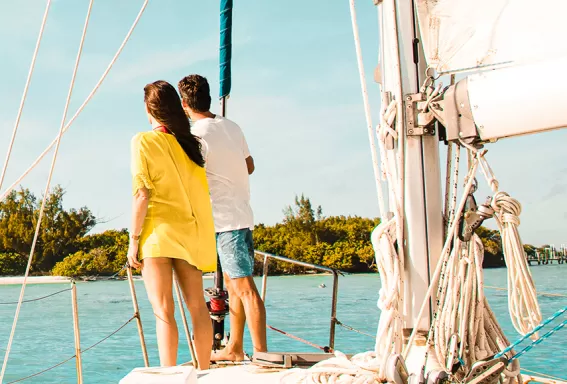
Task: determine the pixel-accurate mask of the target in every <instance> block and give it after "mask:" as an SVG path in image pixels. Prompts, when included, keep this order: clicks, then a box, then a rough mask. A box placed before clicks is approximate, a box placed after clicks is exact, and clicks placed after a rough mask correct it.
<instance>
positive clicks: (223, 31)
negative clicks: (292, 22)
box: [209, 0, 232, 350]
mask: <svg viewBox="0 0 567 384" xmlns="http://www.w3.org/2000/svg"><path fill="white" fill-rule="evenodd" d="M231 59H232V0H221V2H220V46H219V72H220V75H219V83H220V84H219V85H220V87H219V99H220V109H221V112H220V115H221V116H223V117H224V116H226V102H227V99H228V97H229V94H230V88H231V66H230V64H231ZM209 295H210V296H211V308H210V311H211V318H212V322H213V350H217V349H220V348H222V347H223V345H222V342H223V340H224V338H225V335H224V319H225V316H226V314H227V313H228V303H227V299H228V293H227V291H226V290H225V289H224V284H223V273H222V267H221V264H220V260H219V259H218V255H217V270H216V272H215V277H214V288H213V291H212V292H210V293H209ZM213 302H215V304H216V305H215V306H214V307H215V308H213Z"/></svg>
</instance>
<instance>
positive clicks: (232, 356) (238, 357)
mask: <svg viewBox="0 0 567 384" xmlns="http://www.w3.org/2000/svg"><path fill="white" fill-rule="evenodd" d="M242 360H244V352H243V351H241V352H235V351H234V350H233V349H232V348H231V347H230V346H226V347H225V348H224V349H220V350H217V351H215V352H213V353H212V354H211V361H235V362H236V361H242Z"/></svg>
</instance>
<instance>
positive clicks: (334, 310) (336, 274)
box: [255, 251, 340, 349]
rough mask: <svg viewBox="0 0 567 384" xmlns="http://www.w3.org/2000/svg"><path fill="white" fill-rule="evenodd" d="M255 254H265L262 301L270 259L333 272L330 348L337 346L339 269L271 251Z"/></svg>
mask: <svg viewBox="0 0 567 384" xmlns="http://www.w3.org/2000/svg"><path fill="white" fill-rule="evenodd" d="M255 254H258V255H260V256H264V271H263V276H262V295H261V296H262V301H264V302H265V301H266V285H267V283H268V261H269V259H276V260H279V261H283V262H285V263H290V264H295V265H299V266H301V267H304V268H310V269H316V270H319V271H322V272H327V273H331V274H333V297H332V301H331V325H330V328H329V348H331V349H334V348H335V329H336V325H337V301H338V296H339V295H338V292H339V273H340V272H339V271H337V270H335V269H332V268H328V267H323V266H321V265H316V264H311V263H306V262H304V261H299V260H294V259H289V258H287V257H283V256H277V255H272V254H271V253H266V252H261V251H255Z"/></svg>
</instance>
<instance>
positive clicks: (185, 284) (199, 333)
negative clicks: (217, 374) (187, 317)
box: [173, 259, 213, 370]
mask: <svg viewBox="0 0 567 384" xmlns="http://www.w3.org/2000/svg"><path fill="white" fill-rule="evenodd" d="M173 269H174V270H175V274H176V276H177V281H179V286H180V287H181V290H182V291H183V297H184V298H185V303H186V304H187V308H188V309H189V313H190V314H191V322H192V323H193V336H194V338H195V353H196V354H197V362H198V363H199V369H201V370H205V369H209V365H210V362H211V350H212V349H213V325H212V323H211V318H210V317H209V310H208V308H207V304H206V303H205V297H204V296H203V273H202V272H201V271H199V270H198V269H197V268H195V267H194V266H192V265H191V264H189V263H188V262H186V261H185V260H180V259H173Z"/></svg>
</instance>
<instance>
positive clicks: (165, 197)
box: [131, 131, 217, 272]
mask: <svg viewBox="0 0 567 384" xmlns="http://www.w3.org/2000/svg"><path fill="white" fill-rule="evenodd" d="M131 156H132V158H131V160H132V161H131V170H132V187H133V193H134V195H135V194H136V193H137V191H138V189H139V188H142V187H146V188H147V189H148V190H149V191H150V197H149V204H148V213H147V214H146V218H145V220H144V224H143V227H142V233H141V234H140V245H139V251H138V257H139V259H140V260H141V259H143V258H146V257H170V258H175V259H183V260H186V261H187V262H188V263H189V264H191V265H194V266H195V267H196V268H198V269H200V270H201V271H203V272H211V271H215V270H216V267H217V253H216V244H215V227H214V223H213V213H212V207H211V201H210V196H209V186H208V184H207V176H206V174H205V169H204V168H202V167H199V166H198V165H197V164H195V163H194V162H193V161H191V160H190V159H189V157H188V156H187V154H186V153H185V152H184V151H183V148H181V145H179V143H178V142H177V139H176V138H175V137H174V136H173V135H170V134H168V133H163V132H155V131H150V132H143V133H138V134H137V135H136V136H134V138H133V139H132V142H131Z"/></svg>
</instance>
